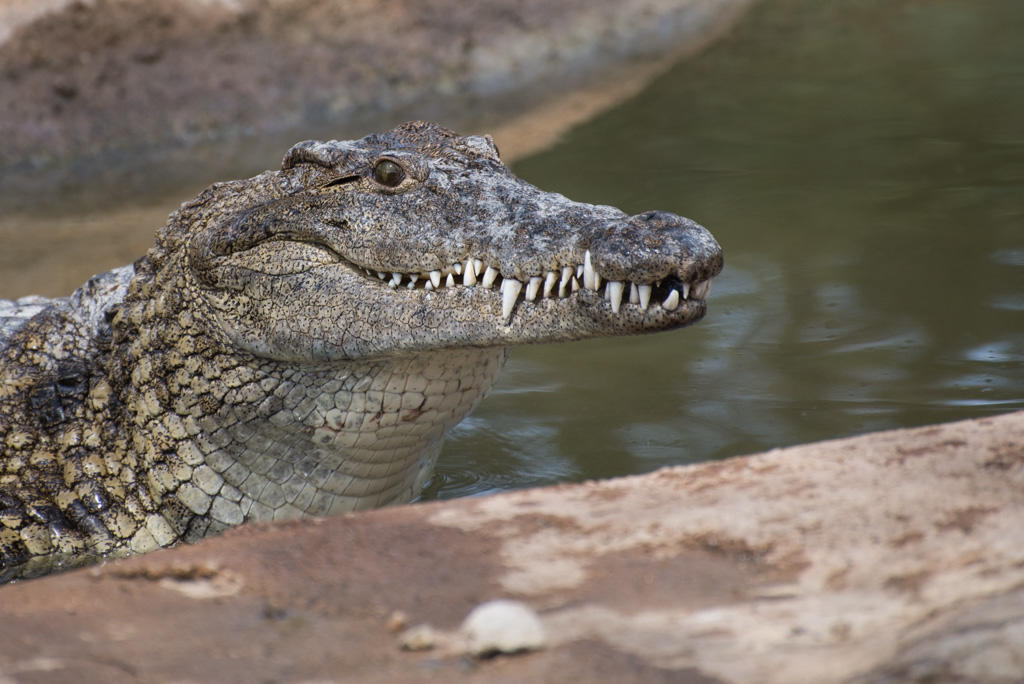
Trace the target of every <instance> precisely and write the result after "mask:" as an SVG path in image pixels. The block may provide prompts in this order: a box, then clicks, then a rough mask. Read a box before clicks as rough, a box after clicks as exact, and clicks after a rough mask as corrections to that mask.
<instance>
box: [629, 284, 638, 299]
mask: <svg viewBox="0 0 1024 684" xmlns="http://www.w3.org/2000/svg"><path fill="white" fill-rule="evenodd" d="M629 303H630V304H639V303H640V293H639V292H638V291H637V288H636V283H630V284H629Z"/></svg>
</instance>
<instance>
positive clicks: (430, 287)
mask: <svg viewBox="0 0 1024 684" xmlns="http://www.w3.org/2000/svg"><path fill="white" fill-rule="evenodd" d="M423 289H424V290H427V291H430V290H433V289H434V283H432V282H430V281H429V280H428V281H427V282H425V283H423Z"/></svg>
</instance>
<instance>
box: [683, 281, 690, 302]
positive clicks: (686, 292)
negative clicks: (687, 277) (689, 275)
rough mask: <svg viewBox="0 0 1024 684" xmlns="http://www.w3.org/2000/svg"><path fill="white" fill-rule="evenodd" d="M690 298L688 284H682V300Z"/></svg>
mask: <svg viewBox="0 0 1024 684" xmlns="http://www.w3.org/2000/svg"><path fill="white" fill-rule="evenodd" d="M689 298H690V283H683V299H689Z"/></svg>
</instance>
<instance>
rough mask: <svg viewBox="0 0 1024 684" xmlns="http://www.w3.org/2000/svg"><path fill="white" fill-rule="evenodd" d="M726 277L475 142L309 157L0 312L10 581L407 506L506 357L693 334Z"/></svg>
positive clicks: (391, 141) (294, 153)
mask: <svg viewBox="0 0 1024 684" xmlns="http://www.w3.org/2000/svg"><path fill="white" fill-rule="evenodd" d="M721 267H722V257H721V250H720V249H719V247H718V245H717V244H716V243H715V241H714V239H713V238H712V237H711V235H710V233H708V232H707V231H706V230H705V229H703V228H702V227H700V226H698V225H697V224H695V223H693V222H692V221H689V220H688V219H684V218H681V217H678V216H675V215H672V214H667V213H663V212H648V213H646V214H641V215H638V216H633V217H630V216H627V215H625V214H624V213H622V212H621V211H619V210H617V209H614V208H612V207H604V206H594V205H588V204H580V203H576V202H571V201H569V200H568V199H566V198H565V197H562V196H561V195H556V194H552V193H545V192H542V191H540V190H538V189H537V188H535V187H533V186H531V185H529V184H527V183H525V182H523V181H522V180H520V179H518V178H516V177H515V176H513V175H512V174H511V172H509V171H508V169H507V168H506V167H505V166H504V165H503V164H502V163H501V162H500V160H499V159H498V154H497V150H496V148H495V147H494V144H493V143H492V142H491V141H490V139H489V138H486V137H466V138H463V137H459V136H456V135H455V134H453V133H451V132H450V131H447V130H445V129H442V128H440V127H437V126H435V125H432V124H425V123H412V124H406V125H404V126H401V127H399V128H397V129H394V130H392V131H388V132H386V133H382V134H379V135H373V136H369V137H367V138H364V139H363V140H359V141H348V142H337V141H332V142H326V143H324V142H312V141H310V142H305V143H300V144H298V145H296V146H295V147H293V148H292V149H291V150H290V151H289V152H288V154H287V155H286V157H285V160H284V163H283V164H282V168H281V170H280V171H275V172H266V173H263V174H261V175H259V176H256V177H254V178H251V179H249V180H244V181H233V182H229V183H221V184H216V185H214V186H212V187H211V188H209V189H208V190H206V191H205V192H203V193H202V194H201V195H200V196H199V197H198V198H196V199H195V200H193V201H191V202H189V203H186V204H185V205H183V206H182V207H181V209H180V210H178V211H177V212H175V213H174V214H172V215H171V217H170V219H169V222H168V224H167V226H166V227H165V228H164V229H162V230H161V231H160V232H159V234H158V235H157V240H156V245H155V246H154V247H153V248H152V249H151V250H150V251H149V253H148V254H147V255H146V256H145V257H143V258H142V259H140V260H139V261H137V262H136V263H135V264H134V266H127V267H123V268H120V269H116V270H114V271H110V272H109V273H105V274H102V275H100V276H96V277H95V278H93V279H92V280H90V281H89V282H88V283H86V284H85V285H84V286H83V287H82V288H80V289H79V290H78V291H76V292H75V293H74V294H73V295H72V296H71V297H68V298H63V299H57V300H41V299H39V298H26V299H23V300H19V301H17V302H11V301H6V302H0V454H2V457H0V580H7V579H11V578H17V577H29V576H34V575H39V574H43V573H47V572H51V571H54V570H57V569H61V568H67V567H75V566H78V565H82V564H85V563H89V562H93V561H95V560H97V559H99V558H103V557H111V556H124V555H128V554H131V553H140V552H145V551H149V550H152V549H156V548H159V547H162V546H169V545H171V544H174V543H176V542H178V541H194V540H197V539H199V538H202V537H204V536H208V535H211V534H215V533H217V532H220V531H222V530H224V529H225V528H227V527H229V526H231V525H236V524H239V523H242V522H244V521H246V520H279V519H286V518H293V517H297V516H301V515H307V514H309V515H324V514H328V513H334V512H338V511H348V510H354V509H359V508H368V507H374V506H381V505H386V504H391V503H399V502H407V501H410V500H412V499H413V498H415V497H416V496H417V495H418V493H419V492H420V490H421V488H422V486H423V485H424V483H425V482H426V480H427V479H428V478H429V477H430V473H431V471H432V468H433V465H434V462H435V460H436V458H437V454H438V451H439V450H440V447H441V442H442V440H443V438H444V435H445V432H446V431H447V430H448V429H450V428H451V427H452V426H454V425H455V424H456V423H457V422H458V421H459V420H461V419H462V418H463V417H464V416H465V415H466V414H467V413H469V411H471V410H472V408H473V407H474V406H475V405H476V404H477V402H479V401H480V399H481V398H482V397H483V395H484V394H485V393H486V392H487V390H488V389H489V388H490V387H491V385H492V384H493V382H494V380H495V378H496V376H497V373H498V371H499V369H500V367H501V365H502V362H503V361H504V359H505V347H506V346H507V345H511V344H520V343H528V342H543V341H554V340H573V339H582V338H586V337H593V336H599V335H621V334H634V333H640V332H647V331H656V330H665V329H669V328H675V327H679V326H682V325H686V324H688V323H691V322H693V321H696V320H698V319H699V318H700V317H702V316H703V315H704V312H705V303H704V296H705V295H706V293H707V289H708V284H709V283H710V279H711V278H712V277H713V276H715V275H717V273H718V272H719V271H720V270H721ZM648 298H649V303H648V301H647V300H648Z"/></svg>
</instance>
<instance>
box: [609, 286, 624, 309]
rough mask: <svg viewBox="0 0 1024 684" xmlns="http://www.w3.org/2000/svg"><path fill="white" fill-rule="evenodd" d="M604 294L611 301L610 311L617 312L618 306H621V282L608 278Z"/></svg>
mask: <svg viewBox="0 0 1024 684" xmlns="http://www.w3.org/2000/svg"><path fill="white" fill-rule="evenodd" d="M606 296H607V297H608V301H610V302H611V303H612V311H613V312H614V313H619V307H621V306H622V282H621V281H619V280H609V281H608V287H607V288H606Z"/></svg>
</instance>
